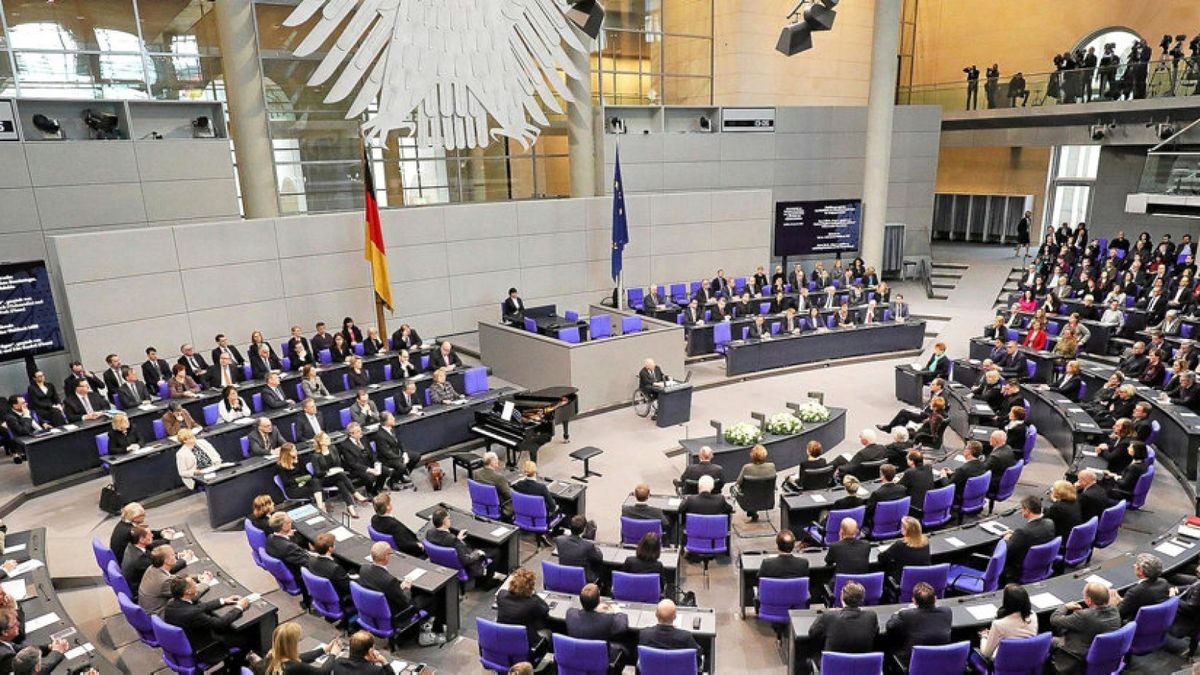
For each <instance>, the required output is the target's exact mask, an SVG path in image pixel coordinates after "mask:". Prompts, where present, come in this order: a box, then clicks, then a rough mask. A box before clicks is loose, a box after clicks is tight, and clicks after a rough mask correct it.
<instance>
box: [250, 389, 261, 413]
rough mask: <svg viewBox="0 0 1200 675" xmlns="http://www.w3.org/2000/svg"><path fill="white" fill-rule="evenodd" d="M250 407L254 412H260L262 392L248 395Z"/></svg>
mask: <svg viewBox="0 0 1200 675" xmlns="http://www.w3.org/2000/svg"><path fill="white" fill-rule="evenodd" d="M250 409H251V410H253V411H254V412H262V409H263V404H262V394H261V393H260V394H253V395H252V396H250Z"/></svg>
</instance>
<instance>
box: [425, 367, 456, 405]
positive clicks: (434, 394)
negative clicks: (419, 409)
mask: <svg viewBox="0 0 1200 675" xmlns="http://www.w3.org/2000/svg"><path fill="white" fill-rule="evenodd" d="M459 398H461V396H460V395H459V393H458V392H457V391H455V390H454V385H452V384H450V383H449V382H447V381H446V369H445V368H438V369H437V370H435V371H433V382H432V383H431V384H430V385H429V400H430V402H431V403H433V404H435V405H436V404H438V403H449V402H451V401H455V400H458V399H459Z"/></svg>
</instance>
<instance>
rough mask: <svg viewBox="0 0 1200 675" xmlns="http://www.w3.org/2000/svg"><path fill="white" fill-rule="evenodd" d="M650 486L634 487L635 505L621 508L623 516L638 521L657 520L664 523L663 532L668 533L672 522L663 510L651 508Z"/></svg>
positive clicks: (639, 485)
mask: <svg viewBox="0 0 1200 675" xmlns="http://www.w3.org/2000/svg"><path fill="white" fill-rule="evenodd" d="M649 500H650V486H649V485H647V484H645V483H638V484H637V485H635V486H634V487H633V503H632V504H626V505H625V506H622V507H621V515H622V516H625V517H626V518H634V519H636V520H657V521H659V522H660V523H662V527H663V532H666V531H667V526H668V525H669V524H670V520H669V519H668V518H667V516H666V514H664V513H663V511H662V509H660V508H657V507H654V506H650V504H649V503H648V502H649Z"/></svg>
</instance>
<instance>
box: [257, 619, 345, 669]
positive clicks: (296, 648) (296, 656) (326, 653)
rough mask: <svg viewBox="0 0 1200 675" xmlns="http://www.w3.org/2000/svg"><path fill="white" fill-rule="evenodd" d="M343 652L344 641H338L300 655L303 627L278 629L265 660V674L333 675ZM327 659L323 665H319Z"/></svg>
mask: <svg viewBox="0 0 1200 675" xmlns="http://www.w3.org/2000/svg"><path fill="white" fill-rule="evenodd" d="M341 651H342V641H341V638H334V639H332V640H330V641H329V642H328V643H326V644H325V645H324V646H320V645H318V646H317V648H316V649H310V650H308V651H306V652H301V651H300V624H298V623H295V622H288V623H285V624H282V625H279V626H276V627H275V632H274V633H273V634H272V635H271V651H269V652H267V655H266V656H265V657H264V658H263V663H264V664H265V666H264V670H263V672H264V673H268V674H272V675H273V674H274V673H279V675H322V674H325V673H330V672H332V670H331V669H332V668H333V660H334V658H336V655H337V654H340V653H341ZM321 657H326V659H325V663H324V664H323V665H320V666H318V665H315V664H316V661H317V660H318V659H320V658H321Z"/></svg>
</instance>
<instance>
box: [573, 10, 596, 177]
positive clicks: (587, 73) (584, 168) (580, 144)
mask: <svg viewBox="0 0 1200 675" xmlns="http://www.w3.org/2000/svg"><path fill="white" fill-rule="evenodd" d="M575 34H576V35H577V36H579V39H580V40H582V41H583V44H585V45H587V46H588V47H591V46H593V45H594V44H595V40H592V39H591V38H589V37H588V36H587V35H585V34H583V33H582V32H580V31H576V32H575ZM569 53H570V56H571V63H573V64H574V65H575V68H576V69H577V70H578V71H579V72H580V73H582V74H583V77H582V78H580V79H578V80H576V79H572V78H569V77H568V78H567V90H568V91H570V92H571V95H572V96H574V97H575V103H569V104H567V161H568V163H570V165H571V196H572V197H594V196H596V194H598V193H597V192H596V161H595V160H596V141H595V134H594V133H593V124H592V120H593V117H594V116H593V114H592V107H593V106H592V57H591V54H590V53H579V52H576V51H574V50H569Z"/></svg>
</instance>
